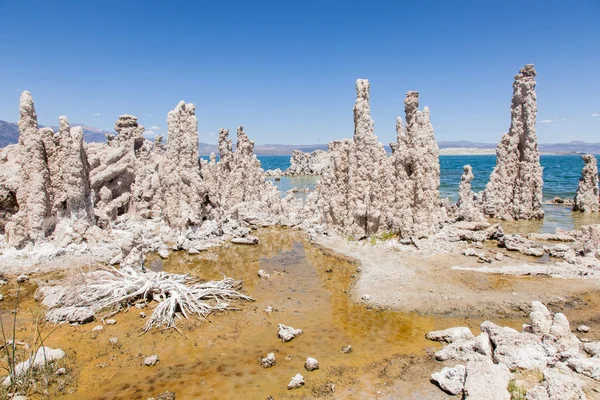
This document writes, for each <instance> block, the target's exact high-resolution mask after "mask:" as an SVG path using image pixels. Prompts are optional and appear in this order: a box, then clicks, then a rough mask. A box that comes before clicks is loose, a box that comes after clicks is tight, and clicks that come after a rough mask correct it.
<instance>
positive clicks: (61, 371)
mask: <svg viewBox="0 0 600 400" xmlns="http://www.w3.org/2000/svg"><path fill="white" fill-rule="evenodd" d="M66 374H67V369H66V368H64V367H63V368H59V369H57V370H56V372H55V373H54V375H56V376H61V375H66Z"/></svg>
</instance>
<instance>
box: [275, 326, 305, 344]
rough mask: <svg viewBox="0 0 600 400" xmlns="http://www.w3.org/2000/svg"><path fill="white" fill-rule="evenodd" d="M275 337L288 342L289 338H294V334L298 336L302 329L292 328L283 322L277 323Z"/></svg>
mask: <svg viewBox="0 0 600 400" xmlns="http://www.w3.org/2000/svg"><path fill="white" fill-rule="evenodd" d="M277 328H278V330H277V337H278V338H279V339H280V340H281V341H282V342H283V343H285V342H289V341H290V340H292V339H293V338H295V337H296V336H299V335H301V334H302V329H295V328H292V327H291V326H285V325H283V324H278V325H277Z"/></svg>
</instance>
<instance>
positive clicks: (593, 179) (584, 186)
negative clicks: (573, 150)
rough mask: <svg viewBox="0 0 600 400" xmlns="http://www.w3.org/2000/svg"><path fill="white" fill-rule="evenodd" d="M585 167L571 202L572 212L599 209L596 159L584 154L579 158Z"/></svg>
mask: <svg viewBox="0 0 600 400" xmlns="http://www.w3.org/2000/svg"><path fill="white" fill-rule="evenodd" d="M581 158H582V159H583V162H584V163H585V165H584V166H583V170H582V171H581V178H580V179H579V186H578V187H577V194H575V199H574V200H573V211H581V212H596V211H598V210H599V209H600V203H598V195H599V191H598V164H597V162H596V157H594V156H592V155H590V154H586V155H584V156H581Z"/></svg>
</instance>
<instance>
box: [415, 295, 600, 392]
mask: <svg viewBox="0 0 600 400" xmlns="http://www.w3.org/2000/svg"><path fill="white" fill-rule="evenodd" d="M529 317H530V319H531V324H528V325H523V331H522V332H518V331H516V330H515V329H512V328H509V327H501V326H498V325H496V324H494V323H492V322H490V321H485V322H483V323H482V324H481V333H480V334H479V335H478V336H474V335H473V334H472V333H471V331H470V330H469V328H466V327H456V328H449V329H446V330H444V331H435V332H429V333H428V334H427V338H428V339H430V340H436V341H440V342H444V343H446V344H447V346H446V347H444V348H443V349H441V350H439V351H438V352H437V353H435V359H436V360H438V361H455V362H463V363H464V364H465V365H462V364H458V365H456V366H454V367H444V368H443V369H442V370H441V371H439V372H436V373H434V374H432V375H431V380H432V382H435V383H436V384H437V385H438V386H439V387H440V388H441V389H442V390H444V391H445V392H447V393H449V394H452V395H456V394H460V395H462V396H463V397H462V398H464V399H498V400H501V399H506V400H509V399H511V398H517V397H513V396H515V395H516V394H518V398H523V399H524V398H527V399H530V400H534V399H537V400H542V399H545V400H565V399H578V400H582V399H586V398H587V397H586V395H585V392H586V391H592V390H594V389H595V388H596V383H594V381H593V380H598V378H599V377H600V376H599V375H598V371H600V357H598V354H599V353H600V342H587V343H582V341H580V340H579V339H578V338H577V337H576V336H575V335H574V334H573V333H571V328H570V325H569V321H568V320H567V318H566V316H565V315H564V314H562V313H555V314H552V313H550V311H549V310H548V308H546V306H544V305H543V304H542V303H540V302H538V301H534V302H533V303H532V307H531V313H530V314H529ZM527 376H531V377H536V379H526V378H525V377H527ZM590 378H591V379H590ZM590 389H592V390H590Z"/></svg>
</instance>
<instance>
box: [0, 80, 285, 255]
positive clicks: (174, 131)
mask: <svg viewBox="0 0 600 400" xmlns="http://www.w3.org/2000/svg"><path fill="white" fill-rule="evenodd" d="M20 113H21V116H20V120H19V129H20V136H19V143H18V145H15V146H9V147H7V148H6V149H3V150H2V152H1V153H0V164H1V165H2V173H1V174H0V178H1V179H2V181H1V184H0V212H1V214H0V219H1V220H2V225H1V226H0V228H3V229H2V230H3V231H4V232H5V239H6V242H7V244H8V245H9V246H12V247H16V248H23V247H25V246H26V245H27V244H28V243H38V242H41V241H46V242H49V243H51V244H54V245H56V246H58V247H60V248H65V247H67V246H69V245H70V244H78V245H79V244H82V247H81V251H84V252H86V251H90V250H89V248H88V247H86V246H85V243H96V244H97V243H104V244H106V245H107V246H108V247H106V246H104V247H102V246H101V249H100V250H99V251H100V252H103V251H106V254H107V255H108V254H111V255H110V257H112V258H111V263H117V262H121V264H122V265H123V264H125V265H139V263H140V262H141V263H143V260H144V256H143V253H145V252H147V251H159V252H160V254H161V255H165V256H166V255H168V250H167V243H170V246H172V248H174V249H186V250H190V251H191V250H192V249H194V250H198V249H201V248H205V247H210V246H212V245H215V244H218V243H219V242H220V241H222V240H224V239H221V238H222V237H223V236H224V235H229V237H230V238H238V239H244V238H246V237H247V236H248V233H249V232H250V228H251V227H253V226H255V225H271V224H275V223H279V222H281V217H282V212H283V210H284V207H283V205H282V200H281V198H280V196H279V192H278V191H277V189H276V188H275V187H274V186H273V185H272V184H271V183H270V182H266V181H265V178H264V172H263V170H262V169H261V167H260V162H259V161H258V159H257V158H256V156H255V155H254V143H253V142H252V141H250V140H249V139H248V137H247V136H246V134H245V133H244V131H243V128H242V127H240V128H239V129H238V146H237V149H236V151H235V152H232V151H231V141H230V140H229V139H227V131H226V130H222V131H221V137H220V143H219V146H220V150H221V161H220V162H219V163H216V160H215V159H214V158H215V157H212V159H211V162H201V160H200V159H199V157H198V127H197V119H196V115H195V107H194V105H193V104H190V103H187V104H186V103H185V102H183V101H182V102H180V103H179V104H178V105H177V107H175V109H174V110H173V111H171V112H169V115H168V119H167V122H168V131H169V136H168V141H167V144H166V145H163V144H162V137H158V138H157V139H156V140H155V141H154V142H152V141H149V140H147V139H146V138H144V136H143V133H144V127H143V126H141V125H139V124H138V121H137V118H136V117H134V116H132V115H121V116H120V117H119V119H118V120H117V122H116V124H115V131H116V132H117V135H108V137H107V139H108V140H107V143H91V144H87V145H86V144H85V143H84V142H83V131H82V129H81V128H80V127H75V128H70V127H69V122H68V120H67V118H66V117H60V119H59V125H60V128H59V131H58V132H57V133H54V132H53V130H52V129H50V128H41V129H39V128H38V123H37V115H36V112H35V108H34V105H33V99H32V97H31V95H30V94H29V92H23V94H22V96H21V102H20ZM15 176H16V177H15ZM145 221H146V222H145ZM248 237H249V236H248ZM250 242H252V243H256V240H254V239H252V240H250ZM114 248H117V249H119V251H120V255H119V256H115V255H114V252H112V251H111V249H114Z"/></svg>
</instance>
